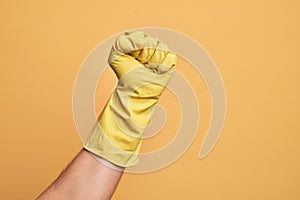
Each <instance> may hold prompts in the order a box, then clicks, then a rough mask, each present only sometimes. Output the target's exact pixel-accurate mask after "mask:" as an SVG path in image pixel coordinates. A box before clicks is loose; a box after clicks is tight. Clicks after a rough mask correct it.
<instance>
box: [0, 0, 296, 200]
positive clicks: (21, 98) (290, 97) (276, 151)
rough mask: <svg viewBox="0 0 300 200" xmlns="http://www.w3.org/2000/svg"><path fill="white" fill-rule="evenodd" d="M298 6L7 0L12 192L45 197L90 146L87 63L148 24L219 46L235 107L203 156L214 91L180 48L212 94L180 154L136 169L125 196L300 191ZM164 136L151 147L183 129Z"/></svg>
mask: <svg viewBox="0 0 300 200" xmlns="http://www.w3.org/2000/svg"><path fill="white" fill-rule="evenodd" d="M298 12H299V1H296V0H286V1H278V0H275V1H274V0H272V1H271V0H266V1H259V0H248V1H238V0H229V1H215V0H213V1H196V0H194V1H191V0H186V1H177V0H173V1H158V0H153V1H130V0H129V1H120V0H114V1H65V0H61V1H32V0H31V1H20V0H19V1H16V0H11V1H1V3H0V27H1V32H0V36H1V37H0V44H1V46H0V58H1V59H0V60H1V67H0V91H1V96H0V121H1V126H0V134H1V135H0V162H1V163H0V177H1V181H0V199H33V198H35V197H36V196H37V195H38V194H39V193H41V192H42V191H43V190H44V189H45V188H46V187H47V186H48V185H49V184H50V183H51V182H52V181H53V180H54V179H55V178H56V177H57V175H58V174H59V173H60V172H61V170H62V169H63V168H64V167H66V165H67V164H68V163H69V162H70V160H71V159H72V158H73V157H74V156H75V155H76V153H77V152H78V151H79V150H80V148H81V147H82V144H81V141H80V139H79V137H78V135H77V132H76V129H75V126H74V122H73V117H72V89H73V83H74V80H75V77H76V74H77V72H78V69H79V67H80V64H81V63H82V62H83V60H84V59H85V58H86V56H87V55H88V53H89V52H90V51H91V50H92V49H93V48H94V47H95V46H96V45H97V44H99V43H100V42H101V41H103V40H105V39H107V38H108V37H110V36H111V35H113V34H116V33H121V32H123V31H124V30H127V29H134V28H138V27H147V26H153V27H164V28H169V29H174V30H177V31H179V32H182V33H185V34H186V35H188V36H190V37H192V38H194V39H195V40H196V41H197V42H198V43H199V44H201V45H202V46H203V47H204V48H205V49H206V50H207V51H208V52H209V54H210V55H211V57H212V58H213V60H214V61H215V62H216V64H217V66H218V69H219V70H220V73H221V75H222V77H223V80H224V84H225V88H226V92H227V117H226V121H225V126H224V130H223V132H222V136H221V138H220V140H219V142H218V143H217V145H216V147H215V148H214V150H213V151H212V152H211V154H210V155H209V156H208V157H206V158H205V159H203V160H199V159H198V158H197V155H198V151H199V147H200V145H201V143H202V141H203V138H204V135H205V133H206V130H207V127H208V123H209V114H210V104H209V94H208V92H207V90H206V88H205V85H204V83H203V81H202V80H201V78H199V77H195V76H194V75H193V73H192V68H191V66H189V64H188V63H186V62H185V61H184V60H182V59H179V62H178V65H177V67H178V70H181V72H182V73H185V74H186V76H187V77H189V79H190V81H191V83H192V85H193V87H194V89H197V91H198V92H197V97H199V98H200V99H201V101H200V102H199V104H200V109H201V122H200V129H199V131H198V134H197V137H196V138H195V140H194V142H193V144H192V146H191V148H189V149H188V151H187V152H186V153H185V154H184V156H183V157H181V158H180V159H179V160H178V161H177V162H176V163H174V164H173V165H171V166H169V167H167V168H165V169H162V170H160V171H156V172H153V173H148V174H138V175H137V174H125V175H124V176H123V178H122V180H121V182H120V185H119V187H118V189H117V191H116V193H115V195H114V198H113V199H115V200H119V199H149V200H150V199H209V200H219V199H222V200H225V199H228V200H233V199H234V200H239V199H243V200H248V199H249V200H253V199H263V200H267V199H268V200H269V199H270V200H277V199H278V200H279V199H289V200H296V199H300V191H299V185H300V160H299V156H300V123H299V119H300V114H299V113H300V105H299V102H300V95H299V84H300V80H299V77H298V76H299V75H300V74H299V72H300V69H299V64H300V61H299V56H300V55H299V45H300V39H299V35H300V29H299V25H300V24H299V22H300V20H299V14H298ZM104 79H105V80H106V85H104V86H103V85H99V90H98V91H97V97H96V100H97V101H96V106H97V109H96V110H97V112H98V113H99V112H100V111H101V106H103V105H104V103H105V101H106V99H105V98H106V97H107V96H108V94H109V91H110V89H111V88H110V87H111V86H108V85H112V86H113V84H111V83H114V81H115V78H114V77H113V75H112V73H111V72H110V71H108V72H107V73H106V76H104V77H103V81H104ZM107 82H109V83H107ZM105 86H107V88H106V89H107V90H106V92H104V94H103V98H102V96H101V94H100V93H99V91H100V88H101V87H105ZM168 95H170V94H168V93H167V92H166V93H165V94H164V96H163V98H162V100H161V103H163V104H166V103H167V101H166V100H167V97H168ZM104 97H105V98H104ZM174 107H176V105H174ZM168 109H170V110H171V109H172V107H170V106H169V107H168ZM170 112H171V111H170ZM170 120H172V119H171V118H170ZM173 120H177V118H176V117H174V119H173ZM175 129H176V128H172V127H170V126H169V129H168V131H169V132H170V134H172V130H175ZM159 137H160V138H161V140H159V141H160V143H159V142H158V143H154V142H150V141H149V142H148V141H146V142H145V146H144V147H143V151H147V150H155V149H156V148H157V147H159V146H163V145H164V144H166V143H167V141H169V140H170V138H171V137H170V136H157V137H155V138H153V139H154V140H155V139H157V138H159Z"/></svg>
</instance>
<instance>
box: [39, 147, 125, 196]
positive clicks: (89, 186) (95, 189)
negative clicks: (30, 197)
mask: <svg viewBox="0 0 300 200" xmlns="http://www.w3.org/2000/svg"><path fill="white" fill-rule="evenodd" d="M100 159H101V158H100ZM111 165H112V164H111ZM120 169H121V170H120ZM122 174H123V170H122V168H118V167H117V169H114V168H113V167H111V166H109V165H108V164H107V163H104V162H99V159H95V157H94V155H92V154H91V153H90V152H88V151H87V150H85V149H82V150H81V151H80V152H79V153H78V155H77V156H76V157H75V158H74V160H73V161H72V162H71V163H70V164H69V165H68V167H67V168H66V169H65V170H64V171H63V172H62V173H61V174H60V175H59V177H58V178H57V179H56V180H55V181H54V182H53V183H52V184H51V185H50V186H49V187H48V188H47V189H46V190H45V191H44V192H43V193H42V194H41V195H40V196H39V197H38V198H37V200H60V199H64V200H65V199H72V200H82V199H84V200H96V199H97V200H108V199H111V197H112V195H113V193H114V191H115V189H116V188H117V186H118V183H119V181H120V179H121V177H122Z"/></svg>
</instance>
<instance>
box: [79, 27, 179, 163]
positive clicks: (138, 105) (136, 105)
mask: <svg viewBox="0 0 300 200" xmlns="http://www.w3.org/2000/svg"><path fill="white" fill-rule="evenodd" d="M176 60H177V57H176V55H175V54H173V53H172V52H171V51H170V50H169V49H168V47H167V45H166V44H164V43H162V42H161V41H160V40H159V39H157V38H152V37H150V36H149V35H147V34H145V33H144V32H141V31H133V32H125V34H124V35H120V36H119V37H117V39H116V40H115V42H114V44H113V46H112V49H111V52H110V55H109V58H108V62H109V65H110V66H111V68H112V69H113V70H114V72H115V74H116V75H117V77H118V79H119V80H118V84H117V87H116V89H115V90H114V91H113V93H112V95H111V97H110V98H109V100H108V102H107V104H106V106H105V108H104V109H103V111H102V113H101V114H100V116H99V117H98V120H97V123H96V124H95V126H94V128H93V130H92V132H91V133H90V135H89V137H88V139H87V141H86V143H85V145H84V148H85V149H87V150H88V151H90V152H92V153H94V154H96V155H98V156H100V157H102V158H104V159H106V160H108V161H110V162H112V163H114V164H116V165H118V166H122V167H129V166H133V165H136V164H137V163H138V161H139V159H138V153H139V151H140V148H141V141H142V139H141V137H142V135H143V133H144V130H145V128H146V127H147V125H148V124H149V123H150V120H151V116H152V113H153V108H154V105H155V104H156V103H157V101H158V99H159V97H160V95H161V94H162V92H163V90H164V89H165V87H166V86H167V84H168V82H169V79H170V78H171V76H172V74H173V72H174V69H175V65H176Z"/></svg>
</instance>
